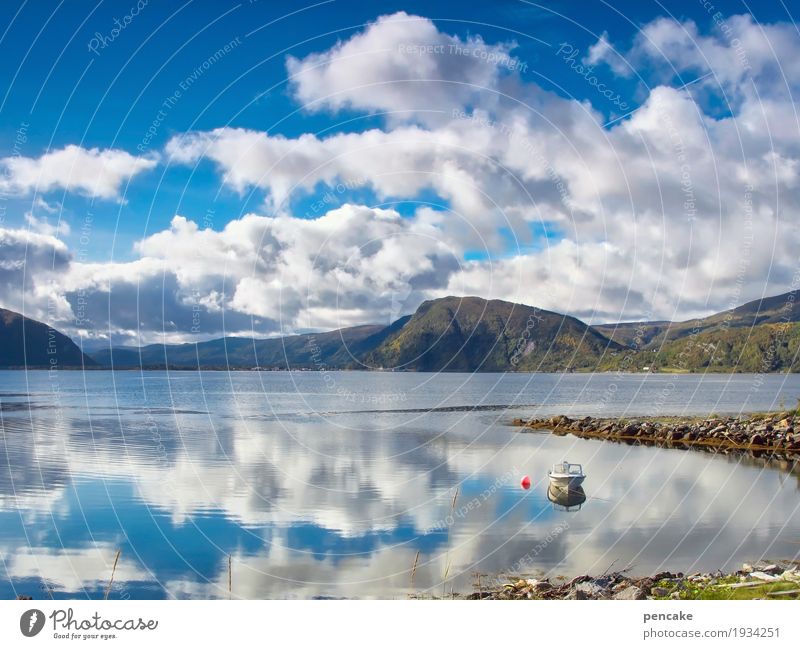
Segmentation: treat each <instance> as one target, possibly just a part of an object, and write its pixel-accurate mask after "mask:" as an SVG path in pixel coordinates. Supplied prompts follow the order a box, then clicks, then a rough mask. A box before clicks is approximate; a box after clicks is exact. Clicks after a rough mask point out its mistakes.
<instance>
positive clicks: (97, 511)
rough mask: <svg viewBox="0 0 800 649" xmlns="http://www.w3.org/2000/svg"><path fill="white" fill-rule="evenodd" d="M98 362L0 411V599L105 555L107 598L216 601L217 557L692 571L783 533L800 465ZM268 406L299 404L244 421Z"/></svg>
mask: <svg viewBox="0 0 800 649" xmlns="http://www.w3.org/2000/svg"><path fill="white" fill-rule="evenodd" d="M95 374H96V375H97V376H95ZM102 374H104V373H90V374H88V375H87V377H88V378H87V380H88V381H89V382H90V383H89V386H88V388H86V390H85V391H84V390H83V388H81V389H78V388H75V391H74V392H69V391H67V390H66V389H64V390H63V392H62V393H61V394H60V396H59V401H58V407H52V408H24V409H16V410H14V409H11V410H7V411H3V412H2V418H0V423H2V453H3V455H4V459H3V460H0V559H2V560H1V561H0V565H2V566H3V571H4V572H0V595H2V596H3V597H12V596H14V595H16V594H17V593H25V594H29V595H33V596H34V597H38V596H42V594H44V596H47V595H48V594H51V595H52V596H53V597H67V596H81V597H83V596H86V597H102V593H103V590H104V588H105V586H106V584H107V583H108V578H109V576H110V573H111V566H112V565H113V562H114V557H115V555H116V552H117V550H121V551H122V554H121V558H120V561H119V564H118V566H117V569H116V574H115V584H116V585H115V588H114V591H113V592H112V594H111V597H112V598H120V597H134V598H135V597H227V596H228V585H227V584H228V556H230V557H231V564H232V581H233V591H234V596H236V597H248V598H253V597H304V598H305V597H318V596H330V597H340V596H344V597H405V596H406V595H407V594H408V593H409V591H410V590H411V589H412V583H411V571H412V566H414V564H415V558H416V556H417V553H418V552H419V560H418V562H417V566H416V570H415V571H414V583H413V588H414V589H416V590H420V589H430V590H432V591H433V592H436V593H437V594H440V593H441V590H442V588H443V586H444V588H446V591H447V592H450V590H451V588H452V589H455V590H456V591H458V590H462V591H463V590H465V589H467V588H468V587H469V586H470V584H471V583H472V580H473V578H472V573H473V572H475V571H480V572H482V573H488V574H492V575H494V574H498V573H501V572H503V571H508V570H510V569H512V568H514V569H516V568H523V569H525V570H530V571H544V572H547V571H554V572H556V573H558V574H572V573H574V574H577V573H586V572H593V571H594V572H596V571H598V570H600V571H602V570H603V569H605V568H607V566H608V564H609V563H611V561H613V560H614V559H616V558H617V557H621V561H624V562H625V563H635V564H636V565H637V569H638V570H641V571H650V570H656V569H659V568H669V569H673V570H684V571H690V570H691V569H698V570H700V569H714V568H718V567H724V566H726V565H735V564H736V563H739V562H741V561H743V560H745V559H747V560H754V559H758V558H760V557H761V556H774V557H787V558H791V557H792V556H795V555H796V553H797V550H798V546H797V545H796V541H797V540H798V539H800V522H799V519H798V511H797V503H798V499H797V495H798V494H797V491H798V477H797V475H796V474H794V475H792V474H787V473H786V472H785V471H783V470H780V467H767V466H766V465H765V464H764V463H763V462H761V461H757V460H753V459H751V460H748V461H747V462H745V461H743V460H742V459H737V458H735V457H733V456H709V455H705V454H701V453H693V452H688V451H687V452H680V451H675V450H668V449H658V448H648V447H635V446H634V447H627V446H623V445H614V444H606V443H602V442H598V441H593V440H579V439H577V438H574V437H555V436H551V435H547V434H519V433H518V431H517V430H516V429H513V428H510V427H508V426H505V425H504V423H503V422H504V421H505V419H506V418H510V417H506V416H505V415H504V414H503V412H502V411H500V412H495V411H478V412H464V411H460V410H459V411H450V410H446V411H439V412H434V413H430V414H427V415H425V416H422V417H421V416H420V415H419V414H418V413H409V412H404V413H392V412H381V413H377V412H370V413H364V412H361V413H351V414H347V415H344V414H339V415H337V416H336V417H331V416H329V415H321V414H320V415H317V414H315V412H314V410H313V408H312V410H310V411H307V412H301V411H300V409H299V408H298V406H297V403H296V402H297V401H298V400H300V401H302V403H304V404H307V405H308V404H311V405H312V406H314V405H315V404H316V405H317V406H318V411H319V412H324V413H329V412H332V411H333V410H335V408H334V407H332V404H331V402H330V398H329V395H327V394H325V393H322V394H319V393H315V390H317V391H318V390H319V389H320V388H319V386H318V385H317V384H316V383H313V382H315V381H317V380H318V377H309V378H308V379H305V378H299V377H290V380H291V381H295V382H296V381H303V380H305V381H308V383H307V384H304V385H300V386H299V387H300V388H302V389H299V388H298V389H297V391H296V392H294V393H293V392H292V389H291V385H289V386H287V385H284V384H280V385H278V386H277V387H275V386H269V387H270V390H271V391H270V390H267V391H265V388H264V386H263V385H262V383H261V382H262V381H263V380H265V379H264V378H263V377H259V376H258V375H255V374H251V375H243V376H234V377H230V376H228V375H225V374H212V375H211V376H207V375H203V376H202V383H201V384H198V381H199V380H200V379H198V377H197V376H196V375H177V377H176V378H175V379H174V380H170V381H166V380H162V379H160V378H158V377H152V378H146V380H145V381H144V384H143V383H142V378H141V376H140V375H138V374H137V373H117V375H116V376H115V377H114V380H115V383H116V385H115V389H114V390H109V389H108V387H107V386H108V383H107V382H108V379H107V377H106V378H105V379H104V378H102V376H101V375H102ZM17 376H24V375H20V374H18V375H17ZM74 376H78V375H74ZM2 378H3V377H2V376H0V379H2ZM411 379H413V380H416V381H420V380H422V377H411V378H409V377H407V376H403V377H401V379H400V380H402V381H404V382H407V381H410V380H411ZM5 380H9V379H8V378H7V377H6V379H5ZM275 380H277V381H284V382H285V381H287V380H289V379H287V378H286V377H277V378H276V379H275ZM338 380H340V381H352V380H354V379H353V378H351V377H349V376H348V377H345V378H341V379H338ZM370 380H371V381H372V380H373V379H372V375H370ZM386 380H387V379H386V377H382V376H381V377H377V378H375V379H374V381H378V382H381V381H386ZM388 380H393V379H392V378H391V377H389V379H388ZM446 380H447V381H453V380H455V379H453V378H452V377H448V378H447V379H446ZM471 380H474V379H471ZM481 380H484V381H487V382H489V384H488V385H486V386H484V392H489V391H491V390H494V391H495V392H494V396H495V398H497V399H502V398H504V399H506V400H507V401H509V402H510V401H511V400H513V399H514V398H516V395H517V394H518V392H519V390H518V385H517V384H513V385H512V386H511V388H509V389H508V390H507V391H506V392H502V391H499V392H498V390H497V388H494V387H492V386H493V385H494V383H493V382H496V381H497V378H496V377H494V378H492V377H485V378H483V379H481ZM515 380H516V379H515ZM36 381H39V384H35V383H36ZM92 381H94V382H95V383H91V382H92ZM32 383H34V385H31V386H30V388H29V390H28V391H29V392H30V393H31V395H32V396H25V395H23V394H22V393H23V390H22V389H20V386H17V387H16V389H14V388H13V386H10V385H5V386H2V387H4V388H5V389H6V392H7V393H12V392H13V393H15V396H6V395H3V396H2V399H3V401H4V402H5V401H6V400H7V399H8V400H11V401H13V400H15V399H16V400H18V401H25V400H27V401H29V402H31V403H33V404H34V405H37V404H39V403H47V402H48V401H53V399H52V396H51V395H48V392H47V390H48V383H47V382H46V375H44V378H41V379H39V378H36V377H35V376H34V378H33V380H32ZM76 385H79V382H76ZM368 387H369V386H367V387H364V389H368ZM473 387H474V386H473ZM245 388H246V389H245ZM372 389H376V390H383V391H386V390H387V388H386V386H385V384H383V385H377V386H376V387H373V388H372ZM404 389H406V390H410V388H408V387H407V385H406V387H405V388H404ZM471 389H472V388H471ZM475 389H477V388H475ZM574 389H575V388H574V387H572V388H570V390H574ZM17 394H19V395H20V396H16V395H17ZM298 395H299V396H298ZM444 396H445V397H446V396H447V395H444ZM527 397H528V399H529V400H535V399H531V398H530V395H527ZM426 398H430V391H427V392H426ZM462 398H463V397H462ZM714 398H717V397H716V396H715V397H714ZM292 399H294V402H295V403H294V410H292ZM315 400H316V401H315ZM556 400H557V399H556ZM439 401H446V399H444V398H440V399H439ZM171 404H172V405H171ZM272 409H274V410H279V411H281V412H285V413H289V412H294V414H292V415H282V416H280V417H273V418H272V419H268V418H264V419H261V418H259V417H258V416H259V414H264V413H268V412H270V411H271V410H272ZM384 410H385V409H384ZM407 410H410V409H407ZM338 412H341V404H340V407H339V410H338ZM515 414H516V413H515ZM562 457H570V459H573V458H574V460H575V461H576V462H580V463H581V464H583V466H584V468H585V470H586V472H587V474H590V475H591V476H592V484H591V488H592V498H590V499H588V500H586V496H585V494H584V495H583V499H584V500H583V501H581V502H580V503H577V504H578V505H579V506H580V511H572V509H571V508H574V507H575V503H572V502H571V499H569V498H568V501H569V502H567V503H566V505H564V504H563V503H560V502H558V501H556V504H558V505H561V506H564V507H567V508H570V511H569V512H565V511H562V510H560V509H555V508H554V506H553V499H552V498H551V495H550V494H548V481H547V477H546V476H547V469H548V468H549V467H550V466H551V465H552V464H553V463H554V462H556V461H558V460H560V459H561V458H562ZM760 462H761V463H760ZM784 468H785V467H784ZM523 473H527V474H529V475H531V476H532V478H533V486H532V488H531V490H530V491H523V490H521V489H520V488H519V487H518V486H517V485H518V479H519V476H520V475H522V474H523ZM456 490H458V492H457V497H456V499H455V502H454V495H456ZM555 529H558V530H563V532H560V533H558V534H553V530H555ZM534 549H535V553H534V552H533V550H534ZM445 575H447V579H446V581H447V583H446V584H444V585H443V584H442V582H443V580H444V577H445Z"/></svg>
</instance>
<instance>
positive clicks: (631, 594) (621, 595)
mask: <svg viewBox="0 0 800 649" xmlns="http://www.w3.org/2000/svg"><path fill="white" fill-rule="evenodd" d="M646 598H647V596H646V595H645V594H644V591H643V590H642V589H641V588H639V587H638V586H628V587H627V588H626V589H624V590H621V591H620V592H618V593H617V594H616V595H614V599H646Z"/></svg>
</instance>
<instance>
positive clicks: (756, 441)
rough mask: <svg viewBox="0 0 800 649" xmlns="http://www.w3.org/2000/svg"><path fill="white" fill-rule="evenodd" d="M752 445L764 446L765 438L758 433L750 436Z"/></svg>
mask: <svg viewBox="0 0 800 649" xmlns="http://www.w3.org/2000/svg"><path fill="white" fill-rule="evenodd" d="M750 445H751V446H764V438H763V437H762V436H761V435H759V434H758V433H756V434H755V435H753V436H752V437H751V438H750Z"/></svg>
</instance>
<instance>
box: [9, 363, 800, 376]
mask: <svg viewBox="0 0 800 649" xmlns="http://www.w3.org/2000/svg"><path fill="white" fill-rule="evenodd" d="M0 370H1V371H15V372H23V371H28V372H52V371H65V372H79V371H87V372H97V371H105V372H112V371H113V372H197V371H202V372H261V373H267V372H304V373H308V374H312V373H315V372H316V373H319V372H323V373H324V372H370V373H376V374H558V375H566V374H584V375H585V374H602V375H603V376H607V375H609V374H615V375H617V376H646V375H651V374H652V375H656V376H658V375H660V376H671V377H674V376H675V375H681V376H683V375H686V376H704V375H706V374H714V375H726V374H737V375H741V376H758V375H762V374H763V375H774V376H780V375H792V374H800V372H788V371H779V370H776V371H773V372H742V371H739V370H735V369H707V370H704V371H702V372H699V371H693V370H690V371H680V372H671V371H667V370H661V371H657V372H650V371H647V372H642V371H640V372H636V371H631V370H626V371H624V372H622V371H619V370H587V369H576V370H569V371H560V372H537V371H532V370H519V371H517V370H447V369H442V370H380V369H368V368H351V367H325V368H314V367H292V368H286V367H283V368H280V369H266V368H259V369H255V368H252V367H236V366H231V367H226V366H218V365H213V366H208V367H205V366H200V367H192V366H186V365H175V366H172V365H152V366H151V365H147V366H144V367H137V366H122V367H112V366H110V365H87V366H84V367H82V366H80V365H64V366H61V365H56V366H47V365H30V366H27V367H25V366H16V365H15V366H7V367H1V366H0Z"/></svg>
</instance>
